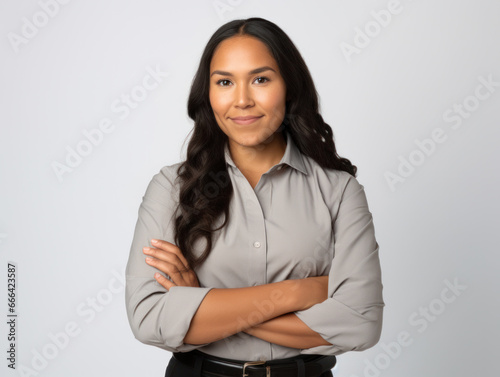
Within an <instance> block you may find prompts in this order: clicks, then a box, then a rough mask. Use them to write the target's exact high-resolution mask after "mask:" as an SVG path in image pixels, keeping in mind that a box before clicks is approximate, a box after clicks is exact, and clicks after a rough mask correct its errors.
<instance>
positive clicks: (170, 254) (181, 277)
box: [143, 240, 200, 290]
mask: <svg viewBox="0 0 500 377" xmlns="http://www.w3.org/2000/svg"><path fill="white" fill-rule="evenodd" d="M155 241H157V242H156V243H155ZM151 243H152V244H153V245H154V246H155V247H152V248H151V247H145V248H143V252H144V254H146V255H148V256H149V258H146V263H147V264H149V265H150V266H152V267H155V268H157V269H158V270H160V271H161V272H163V273H165V274H166V275H168V276H169V277H170V279H171V280H172V281H170V280H169V279H167V278H166V277H165V276H163V275H162V274H160V273H156V274H155V279H156V281H158V283H160V284H161V285H162V286H163V287H165V288H166V289H167V290H168V289H170V288H172V287H175V286H181V287H199V286H200V283H199V282H198V277H197V276H196V273H195V272H194V271H193V270H192V269H191V267H190V266H189V263H188V262H187V260H186V258H184V255H182V252H181V250H180V249H179V248H178V247H177V246H176V245H174V244H173V243H170V242H167V241H163V240H152V241H151Z"/></svg>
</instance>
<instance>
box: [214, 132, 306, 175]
mask: <svg viewBox="0 0 500 377" xmlns="http://www.w3.org/2000/svg"><path fill="white" fill-rule="evenodd" d="M283 136H284V137H285V140H286V149H285V153H284V154H283V157H282V158H281V161H280V162H279V163H277V164H276V165H274V166H273V167H272V168H271V169H269V170H271V171H272V170H275V169H277V168H278V167H279V166H281V165H284V164H287V165H289V166H291V167H292V168H294V169H296V170H298V171H300V172H302V173H304V174H306V175H307V170H306V166H305V163H304V157H303V155H302V153H301V152H300V150H299V148H297V145H296V144H295V142H294V141H293V139H292V137H291V136H290V135H289V134H288V133H287V132H286V131H283ZM224 157H225V159H226V163H228V164H229V165H231V166H233V167H235V168H237V166H236V164H235V163H234V161H233V159H232V158H231V153H230V152H229V145H228V143H226V144H225V145H224Z"/></svg>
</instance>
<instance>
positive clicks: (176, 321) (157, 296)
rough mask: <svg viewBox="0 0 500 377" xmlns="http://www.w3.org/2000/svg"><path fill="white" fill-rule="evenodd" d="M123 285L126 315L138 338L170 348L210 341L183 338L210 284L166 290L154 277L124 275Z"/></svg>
mask: <svg viewBox="0 0 500 377" xmlns="http://www.w3.org/2000/svg"><path fill="white" fill-rule="evenodd" d="M126 289H127V292H126V293H127V296H128V297H129V300H128V307H127V315H128V317H129V322H130V324H131V328H132V332H133V334H134V336H135V338H136V339H137V340H139V341H140V342H142V343H145V344H148V345H152V346H156V347H160V348H163V349H165V350H167V351H170V352H188V351H191V350H193V349H196V348H200V347H203V346H206V345H207V344H209V343H204V344H187V343H184V342H183V341H184V338H185V336H186V333H187V332H188V330H189V327H190V324H191V320H192V319H193V317H194V315H195V314H196V311H197V310H198V307H199V306H200V304H201V302H202V301H203V299H204V298H205V296H206V294H207V293H208V292H209V291H210V290H211V289H212V288H208V287H183V286H174V287H172V288H170V290H168V291H165V288H164V287H163V286H161V285H160V284H159V283H158V282H157V281H156V280H152V279H149V278H141V277H131V276H127V286H126Z"/></svg>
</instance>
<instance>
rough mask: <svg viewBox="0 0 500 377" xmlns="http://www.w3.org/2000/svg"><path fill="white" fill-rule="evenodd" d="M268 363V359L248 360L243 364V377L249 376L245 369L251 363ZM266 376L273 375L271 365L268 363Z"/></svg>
mask: <svg viewBox="0 0 500 377" xmlns="http://www.w3.org/2000/svg"><path fill="white" fill-rule="evenodd" d="M265 363H266V360H259V361H247V362H246V363H245V364H243V377H248V374H246V373H245V369H246V367H247V366H249V365H263V364H265ZM266 377H271V367H270V366H269V365H268V366H266Z"/></svg>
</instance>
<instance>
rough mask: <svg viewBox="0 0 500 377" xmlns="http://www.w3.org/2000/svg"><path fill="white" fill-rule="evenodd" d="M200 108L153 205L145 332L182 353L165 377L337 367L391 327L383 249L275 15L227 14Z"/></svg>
mask: <svg viewBox="0 0 500 377" xmlns="http://www.w3.org/2000/svg"><path fill="white" fill-rule="evenodd" d="M188 114H189V116H190V117H191V118H192V119H193V121H194V132H193V135H192V137H191V140H190V142H189V145H188V150H187V159H186V161H184V162H182V163H177V164H173V165H170V166H165V167H164V168H162V169H161V171H160V172H159V173H158V174H156V175H155V176H154V177H153V179H152V180H151V182H150V183H149V185H148V188H147V190H146V193H145V195H144V197H143V201H142V203H141V206H140V208H139V218H138V221H137V224H136V228H135V233H134V239H133V242H132V246H131V250H130V256H129V261H128V264H127V270H126V279H127V280H126V304H127V314H128V318H129V322H130V325H131V328H132V331H133V333H134V335H135V337H136V338H137V339H138V340H140V341H141V342H143V343H145V344H150V345H154V346H157V347H160V348H163V349H165V350H168V351H170V352H172V353H173V357H172V358H171V359H170V362H169V364H168V367H167V370H166V374H165V376H166V377H169V376H233V375H234V376H245V375H246V376H273V377H277V376H286V377H290V376H332V373H331V369H332V367H333V366H334V365H335V362H336V357H335V355H339V354H342V353H344V352H347V351H353V350H357V351H360V350H364V349H367V348H369V347H372V346H373V345H375V344H376V343H377V342H378V340H379V338H380V333H381V326H382V313H383V307H384V302H383V299H382V282H381V271H380V262H379V256H378V249H379V247H378V243H377V241H376V239H375V234H374V225H373V221H372V216H371V213H370V211H369V208H368V204H367V201H366V196H365V193H364V188H363V186H362V185H361V184H360V183H359V182H358V181H357V180H356V178H355V175H356V170H357V169H356V166H354V165H352V164H351V162H350V161H349V160H347V159H345V158H341V157H339V156H338V155H337V152H336V149H335V144H334V141H333V134H332V129H331V127H330V126H329V125H328V124H326V123H325V122H324V121H323V118H322V116H321V115H320V114H319V109H318V97H317V93H316V89H315V87H314V83H313V81H312V78H311V75H310V73H309V70H308V69H307V66H306V64H305V63H304V61H303V59H302V57H301V55H300V53H299V52H298V50H297V49H296V47H295V46H294V44H293V43H292V41H291V40H290V39H289V38H288V36H287V35H286V34H285V33H284V32H283V31H282V30H281V29H280V28H279V27H278V26H276V25H275V24H274V23H272V22H270V21H267V20H264V19H262V18H255V17H254V18H249V19H246V20H235V21H231V22H228V23H227V24H225V25H223V26H221V27H220V28H219V29H218V30H217V31H216V32H215V33H214V35H213V36H212V37H211V38H210V40H209V42H208V44H207V46H206V48H205V50H204V52H203V55H202V57H201V61H200V65H199V68H198V71H197V72H196V76H195V78H194V80H193V83H192V88H191V93H190V95H189V101H188ZM155 241H156V242H155Z"/></svg>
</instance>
